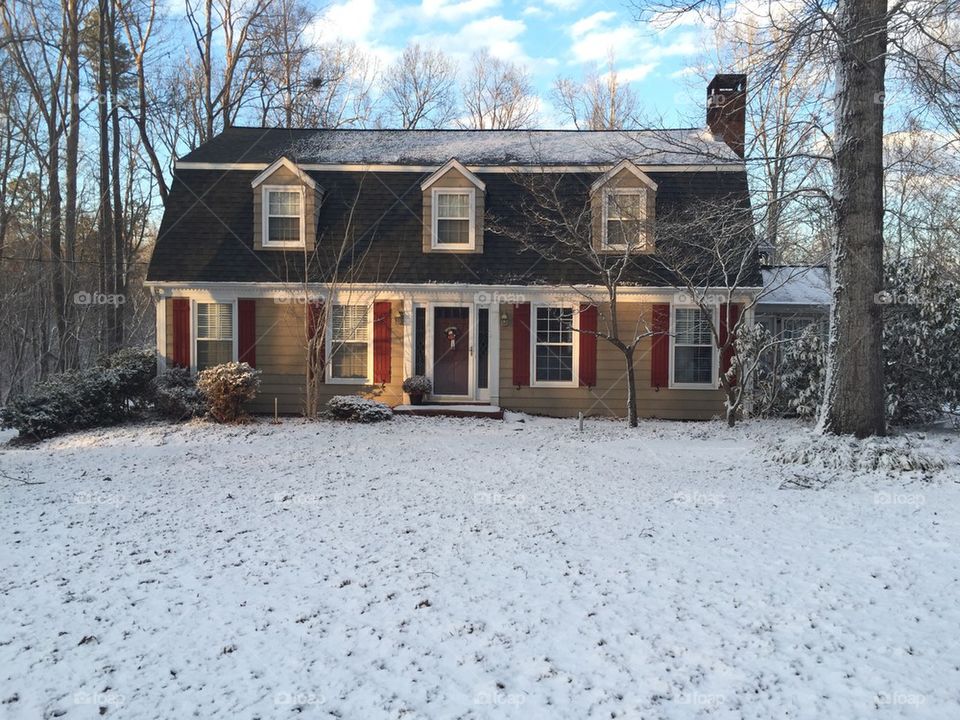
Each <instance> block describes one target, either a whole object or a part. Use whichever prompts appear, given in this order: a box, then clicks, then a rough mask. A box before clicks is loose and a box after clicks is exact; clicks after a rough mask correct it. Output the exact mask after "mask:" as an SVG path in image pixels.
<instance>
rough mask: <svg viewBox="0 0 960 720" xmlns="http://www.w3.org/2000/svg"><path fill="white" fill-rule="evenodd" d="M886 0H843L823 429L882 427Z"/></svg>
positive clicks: (873, 431) (875, 431)
mask: <svg viewBox="0 0 960 720" xmlns="http://www.w3.org/2000/svg"><path fill="white" fill-rule="evenodd" d="M886 11H887V4H886V2H885V0H840V3H839V5H838V7H837V24H838V29H839V32H840V42H839V44H838V52H839V58H838V61H837V95H836V153H835V158H834V214H835V222H836V238H835V239H834V246H833V258H832V259H833V263H832V269H831V271H832V273H833V277H832V286H833V303H832V306H831V310H830V343H829V348H828V363H827V377H826V388H825V394H824V404H823V409H822V411H821V416H820V429H821V431H823V432H828V433H835V434H853V435H856V436H857V437H861V438H862V437H867V436H869V435H883V434H885V432H886V426H885V418H884V390H883V363H882V357H881V352H882V334H883V319H882V315H881V310H882V306H881V305H879V304H878V303H877V302H876V296H877V293H878V292H880V290H881V289H882V282H883V100H884V97H883V83H884V71H885V60H884V55H885V53H886V47H887V34H886Z"/></svg>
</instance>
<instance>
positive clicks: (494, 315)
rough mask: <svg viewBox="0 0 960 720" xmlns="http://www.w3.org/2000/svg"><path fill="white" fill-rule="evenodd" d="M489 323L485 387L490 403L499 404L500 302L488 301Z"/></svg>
mask: <svg viewBox="0 0 960 720" xmlns="http://www.w3.org/2000/svg"><path fill="white" fill-rule="evenodd" d="M489 307H490V315H489V323H490V327H489V328H488V330H487V354H488V355H489V359H490V362H489V367H490V369H489V371H488V372H489V376H488V377H487V387H488V388H489V390H490V404H491V405H499V404H500V331H501V330H502V328H501V327H500V303H495V302H494V303H490V306H489Z"/></svg>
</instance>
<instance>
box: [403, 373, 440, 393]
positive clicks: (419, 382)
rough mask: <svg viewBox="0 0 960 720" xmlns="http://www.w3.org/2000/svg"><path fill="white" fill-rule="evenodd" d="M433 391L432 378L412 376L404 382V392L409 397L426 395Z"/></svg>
mask: <svg viewBox="0 0 960 720" xmlns="http://www.w3.org/2000/svg"><path fill="white" fill-rule="evenodd" d="M432 390H433V383H431V382H430V378H428V377H426V376H424V375H411V376H410V377H408V378H407V379H406V380H404V381H403V391H404V392H405V393H407V394H408V395H413V394H415V393H420V394H421V395H426V394H427V393H429V392H431V391H432Z"/></svg>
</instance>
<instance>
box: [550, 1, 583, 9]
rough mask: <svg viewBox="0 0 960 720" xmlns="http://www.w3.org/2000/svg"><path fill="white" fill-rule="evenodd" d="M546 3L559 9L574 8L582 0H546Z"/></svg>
mask: <svg viewBox="0 0 960 720" xmlns="http://www.w3.org/2000/svg"><path fill="white" fill-rule="evenodd" d="M544 3H546V4H547V5H549V6H550V7H552V8H555V9H557V10H573V9H574V8H576V7H578V6H579V5H580V0H544Z"/></svg>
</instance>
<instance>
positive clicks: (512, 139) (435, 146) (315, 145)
mask: <svg viewBox="0 0 960 720" xmlns="http://www.w3.org/2000/svg"><path fill="white" fill-rule="evenodd" d="M304 135H305V136H301V137H299V138H297V139H295V140H293V142H292V144H291V146H290V154H291V157H293V158H295V159H296V161H297V162H300V163H369V164H378V163H382V164H388V163H389V164H393V163H396V164H423V165H442V164H443V163H445V162H447V161H448V160H450V159H451V158H456V159H457V160H459V161H460V162H462V163H464V164H467V165H512V164H534V165H601V164H608V163H611V162H617V161H619V160H622V159H623V158H630V159H631V160H633V161H634V162H636V163H638V164H642V165H696V164H741V163H742V160H741V159H740V158H739V157H737V156H736V154H735V153H734V152H733V151H732V150H731V149H730V148H729V147H728V146H727V145H726V143H724V142H722V141H720V140H718V139H716V138H715V137H714V136H713V135H712V134H711V133H710V132H709V131H706V130H703V129H699V128H688V129H679V130H637V131H622V132H620V131H602V132H601V131H575V130H317V131H314V132H312V133H305V134H304Z"/></svg>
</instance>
